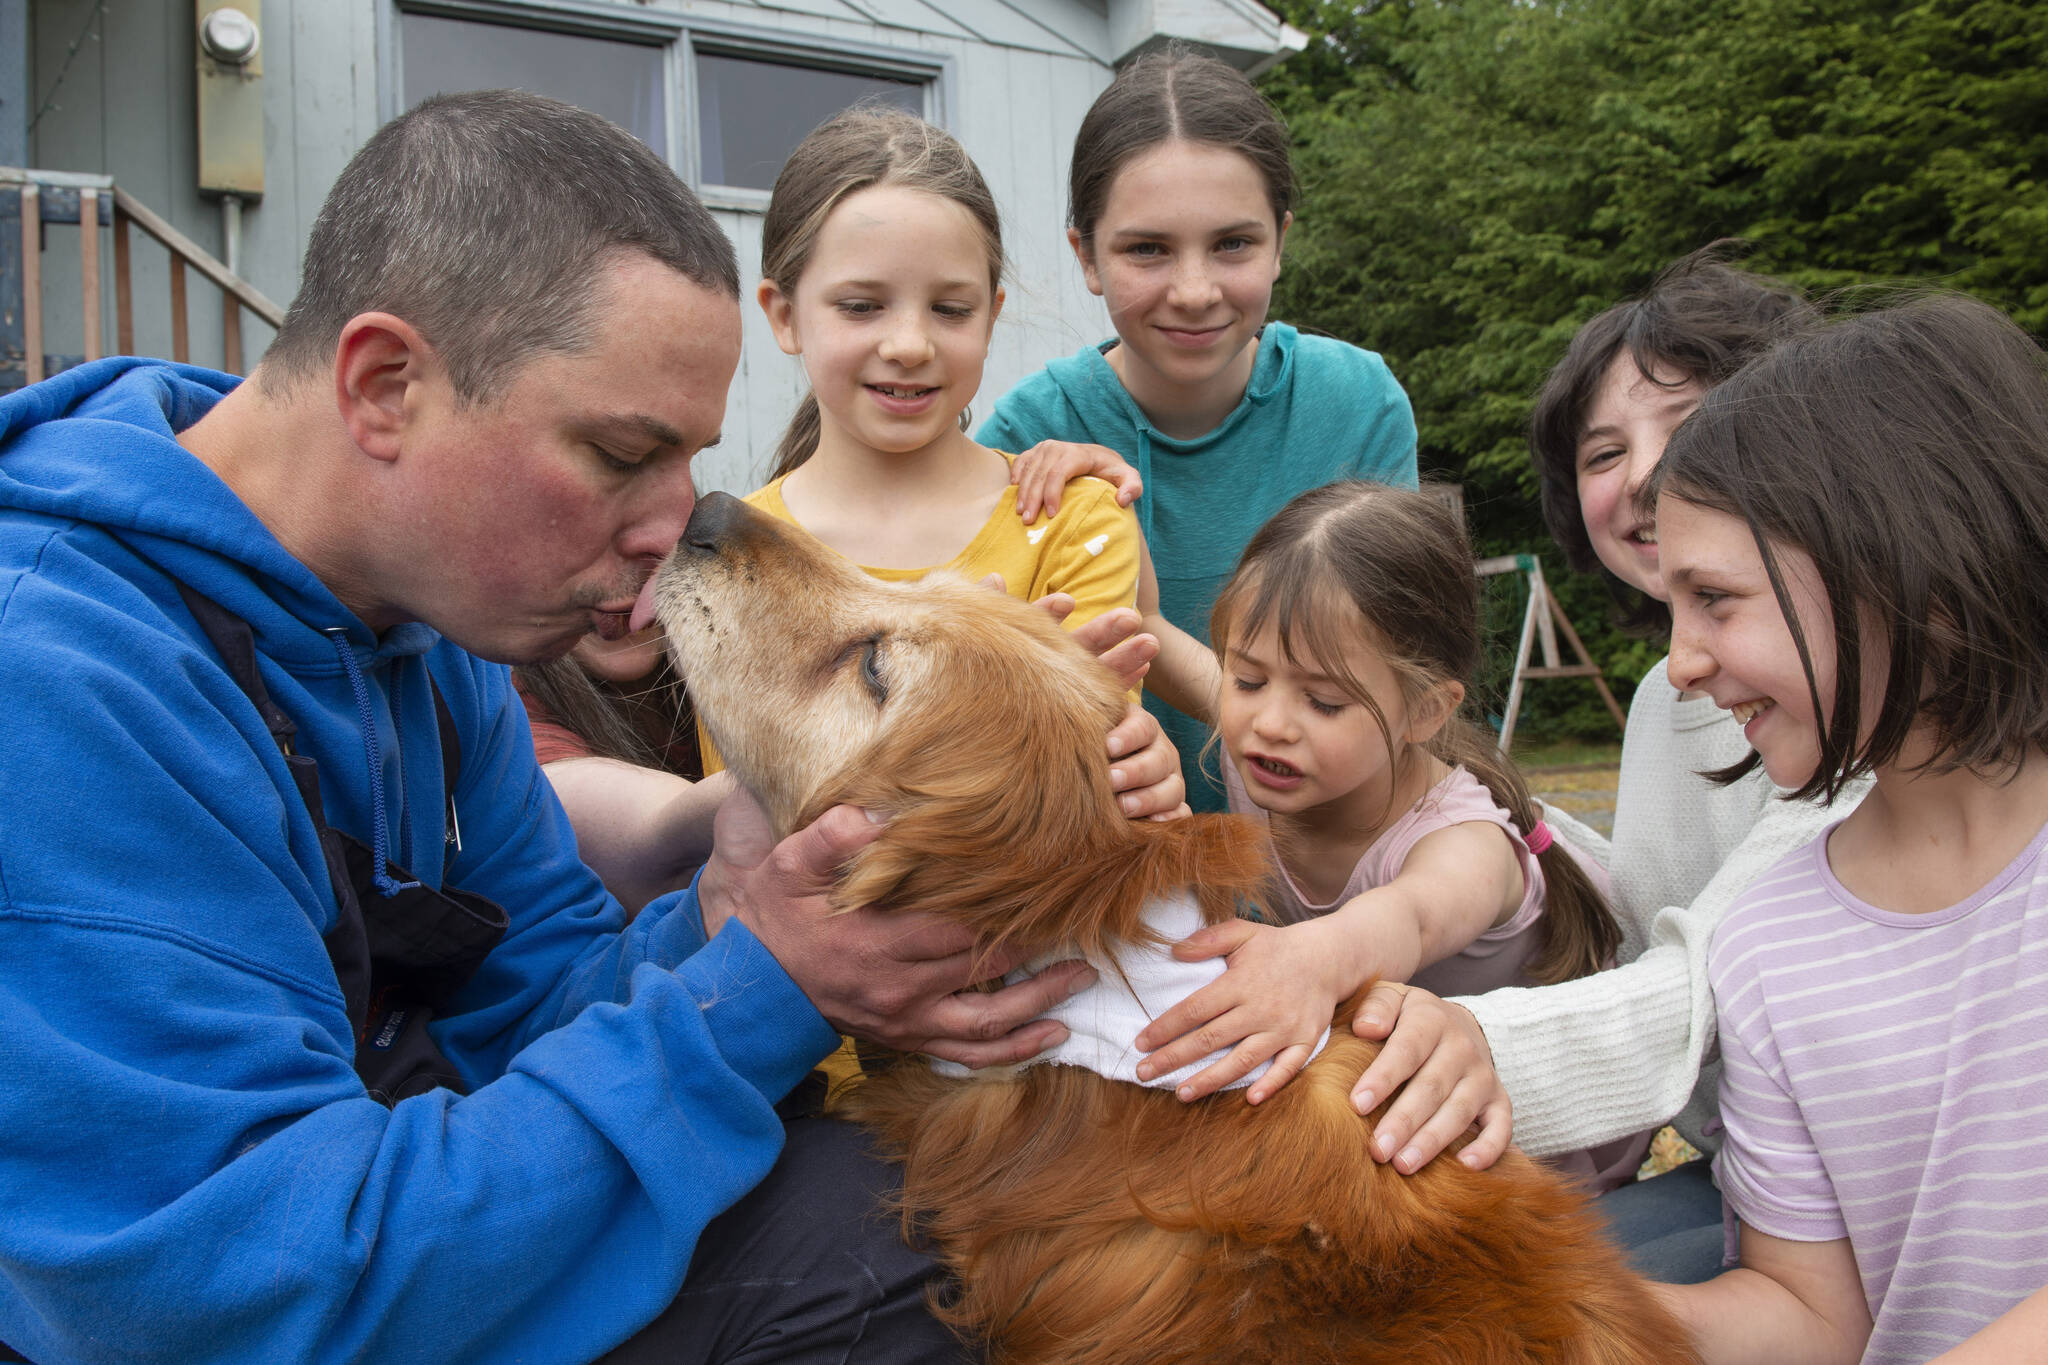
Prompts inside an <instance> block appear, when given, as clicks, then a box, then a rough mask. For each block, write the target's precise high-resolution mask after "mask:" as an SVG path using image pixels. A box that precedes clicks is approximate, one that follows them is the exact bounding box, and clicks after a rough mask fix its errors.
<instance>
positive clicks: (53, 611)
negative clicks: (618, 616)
mask: <svg viewBox="0 0 2048 1365" xmlns="http://www.w3.org/2000/svg"><path fill="white" fill-rule="evenodd" d="M235 382H236V381H235V380H233V379H232V378H230V377H229V376H226V375H221V374H214V373H211V372H209V371H205V370H200V369H196V368H192V367H189V366H171V365H163V364H157V363H153V362H146V361H137V360H131V359H116V360H106V361H99V362H96V363H94V364H91V365H86V366H83V367H80V368H78V369H75V370H71V371H69V372H67V373H65V374H63V375H60V376H58V377H57V378H55V379H52V380H50V381H48V382H46V383H43V384H39V385H36V386H34V387H32V388H28V389H24V390H22V391H20V392H18V393H15V394H13V395H10V396H8V397H6V398H5V399H0V698H4V710H0V777H4V780H0V1132H4V1133H5V1134H6V1137H5V1139H4V1141H0V1341H5V1342H6V1343H7V1344H9V1345H10V1346H12V1347H14V1348H15V1349H16V1350H17V1351H19V1352H21V1353H22V1354H24V1355H26V1356H28V1357H29V1358H30V1359H32V1360H35V1361H38V1362H42V1365H55V1363H56V1362H64V1361H75V1360H139V1359H150V1360H194V1361H196V1360H206V1361H239V1360H249V1361H255V1360H262V1361H278V1360H294V1361H315V1360H344V1359H346V1360H358V1359H374V1360H378V1361H383V1362H397V1361H415V1360H416V1361H431V1362H436V1363H437V1365H442V1363H445V1362H451V1361H460V1360H493V1361H496V1360H524V1361H572V1360H574V1361H580V1360H587V1359H589V1358H591V1357H593V1356H595V1355H598V1354H600V1353H602V1352H603V1351H604V1350H606V1349H607V1348H609V1347H610V1346H612V1345H614V1344H616V1343H617V1342H619V1341H621V1340H622V1339H624V1338H625V1337H627V1336H628V1335H630V1334H631V1332H632V1331H634V1330H635V1329H637V1328H638V1327H639V1326H640V1325H642V1324H644V1323H646V1322H648V1321H649V1320H651V1319H652V1318H653V1317H654V1316H655V1315H656V1314H657V1313H659V1312H660V1311H661V1310H662V1309H663V1308H664V1307H666V1306H667V1304H668V1303H669V1301H670V1300H671V1299H672V1298H673V1297H674V1296H675V1293H676V1290H677V1288H678V1286H679V1285H680V1284H681V1283H682V1281H683V1276H684V1272H685V1270H686V1269H687V1267H688V1264H689V1260H690V1255H691V1252H692V1249H693V1248H694V1246H695V1244H696V1240H697V1237H698V1234H699V1233H700V1232H701V1231H702V1229H703V1227H704V1225H705V1223H706V1222H707V1221H708V1220H709V1219H711V1218H712V1217H713V1216H714V1215H716V1214H717V1213H719V1212H720V1211H721V1210H723V1209H725V1208H726V1207H728V1206H729V1205H730V1204H731V1203H732V1202H733V1201H734V1200H735V1199H737V1198H738V1197H739V1196H740V1195H741V1194H743V1193H744V1192H746V1191H747V1190H749V1189H751V1188H752V1187H753V1186H754V1185H755V1184H756V1183H757V1182H759V1180H760V1179H761V1177H762V1176H763V1175H764V1174H765V1173H766V1172H767V1170H768V1168H769V1166H770V1165H771V1164H772V1163H773V1162H774V1160H775V1158H776V1155H777V1153H778V1152H779V1150H780V1147H781V1143H782V1127H781V1124H780V1123H779V1122H778V1120H777V1118H776V1116H775V1113H774V1111H773V1108H772V1105H773V1102H774V1101H775V1100H777V1099H779V1098H780V1097H781V1096H782V1095H784V1094H785V1093H787V1092H788V1090H789V1089H790V1088H791V1087H792V1086H793V1085H794V1084H795V1083H796V1082H797V1081H798V1080H799V1079H800V1078H801V1077H802V1076H803V1075H804V1073H805V1072H806V1071H807V1070H808V1069H809V1068H810V1067H811V1065H812V1064H813V1063H815V1062H816V1061H817V1060H818V1059H819V1058H820V1057H822V1056H824V1055H825V1053H827V1052H828V1051H829V1050H830V1049H831V1048H832V1046H833V1045H834V1042H835V1039H834V1035H833V1031H832V1030H831V1028H830V1027H828V1026H827V1025H826V1023H825V1021H824V1020H823V1019H822V1018H821V1017H820V1016H819V1015H818V1013H817V1012H816V1011H815V1010H814V1009H813V1008H812V1007H811V1005H810V1003H809V1002H808V1001H807V1000H806V998H805V997H804V995H803V993H802V992H801V991H800V990H799V989H798V988H797V986H796V985H795V984H794V983H793V982H792V981H791V980H790V978H789V977H788V975H787V974H786V973H785V972H783V970H782V969H781V967H780V966H779V965H778V964H777V963H776V961H775V959H774V958H773V957H772V956H770V955H769V953H768V952H767V951H766V950H765V949H764V948H763V947H762V946H761V944H760V943H759V941H758V940H756V939H755V938H754V937H753V936H752V935H751V934H750V933H748V931H747V930H746V929H745V927H744V926H742V925H741V924H740V923H739V922H738V921H736V920H735V921H732V922H729V923H728V924H727V925H726V926H725V927H724V928H723V929H722V930H721V931H720V933H719V935H718V937H717V938H716V939H715V940H713V941H712V942H710V943H709V944H707V943H706V942H705V941H704V936H703V928H702V922H701V918H700V916H699V914H698V910H697V902H696V894H695V891H694V889H692V890H690V891H686V892H682V893H679V894H678V895H675V896H671V897H666V898H664V899H662V900H660V901H657V902H656V903H655V904H653V905H652V906H650V907H648V908H647V910H646V911H644V912H643V913H642V914H641V915H640V916H639V917H638V918H637V919H635V920H634V921H633V923H632V925H631V927H630V928H627V927H623V925H624V917H623V915H622V913H621V911H620V909H619V906H618V904H617V902H615V901H613V900H612V899H611V898H610V897H609V896H607V895H606V894H605V892H604V890H603V888H602V887H601V886H600V885H599V883H598V881H597V879H596V878H595V877H594V876H593V875H592V874H591V873H590V872H589V870H588V869H586V868H585V867H583V866H582V864H581V863H580V862H579V861H578V860H577V857H576V844H575V837H574V834H573V833H572V831H571V829H570V827H569V824H568V821H567V819H566V818H565V817H564V815H563V813H562V810H561V807H560V805H559V804H558V803H557V802H556V800H555V798H554V795H553V792H552V790H551V789H550V787H549V786H548V784H547V782H546V781H545V779H544V778H543V777H542V776H541V774H540V771H539V769H538V768H537V767H536V766H535V763H534V758H533V747H532V741H531V739H530V737H529V734H528V730H527V724H526V720H525V716H524V713H523V712H522V710H521V709H520V707H519V706H518V705H517V703H516V702H515V701H514V700H513V694H512V690H511V684H510V679H509V675H508V672H507V670H506V669H505V668H503V667H502V666H500V665H495V664H489V663H485V662H483V661H481V660H479V659H476V658H475V657H473V656H471V655H468V654H466V653H464V652H463V651H462V650H460V649H457V648H456V647H455V646H454V645H452V644H449V643H447V642H446V641H443V640H442V639H441V638H440V637H439V636H438V635H437V634H436V633H435V632H434V631H432V630H430V629H428V628H427V627H425V626H422V625H417V624H412V625H403V626H399V627H397V628H396V629H393V630H391V631H389V632H387V633H386V634H385V636H384V637H383V638H382V639H379V638H378V637H377V636H375V635H374V634H372V633H371V631H370V630H369V629H368V628H367V627H366V626H364V625H363V623H362V622H361V621H359V620H358V619H356V617H355V616H354V615H353V614H352V613H351V612H350V611H349V610H348V609H347V608H346V607H344V606H343V605H342V604H341V602H340V601H339V600H337V599H336V598H335V596H334V595H333V593H331V592H330V591H328V589H327V587H326V586H325V585H324V584H323V583H322V582H321V581H320V580H319V579H317V578H315V577H314V576H313V574H312V572H311V571H310V570H309V569H307V568H306V566H305V565H303V564H301V563H300V562H299V561H298V560H296V559H294V558H293V557H292V556H291V555H289V554H287V553H286V551H285V550H284V548H283V547H282V546H281V545H280V544H279V543H278V541H277V540H276V539H275V538H274V537H273V536H272V535H271V533H270V532H269V530H267V529H266V528H265V526H264V525H263V523H262V522H260V521H259V520H257V518H256V517H255V515H254V514H253V513H252V512H250V510H249V509H248V508H247V507H246V506H245V505H244V504H243V503H242V502H241V501H240V500H239V499H238V498H237V497H236V496H235V495H234V494H233V493H232V492H231V491H230V490H229V489H228V487H227V485H225V484H224V483H222V482H221V481H220V479H219V478H217V477H216V476H215V475H214V474H213V473H212V471H210V470H209V469H208V468H207V467H206V466H205V465H203V464H202V463H200V462H199V461H198V460H197V459H195V458H193V457H192V456H191V455H189V454H187V453H186V452H185V451H184V449H182V448H181V447H180V446H179V445H178V444H177V443H176V441H175V439H174V433H176V432H178V431H180V430H182V429H183V428H184V427H186V426H188V425H190V424H191V423H193V422H195V421H197V420H198V419H199V418H200V417H201V416H202V415H203V414H205V413H206V412H207V411H208V409H210V408H211V407H212V405H213V404H214V403H215V402H216V401H217V400H218V399H219V397H220V395H221V394H223V393H225V392H226V391H227V390H228V389H229V388H231V387H232V386H233V385H234V383H235ZM420 549H421V553H423V554H427V553H431V552H432V547H431V546H426V545H423V546H421V547H420ZM177 580H182V581H183V582H185V583H187V584H189V585H190V586H191V587H193V588H194V589H196V590H197V591H199V592H201V593H203V594H205V595H206V596H208V597H211V598H212V599H214V600H215V601H216V602H218V603H220V604H221V605H222V606H224V607H226V608H227V609H228V610H229V611H231V612H233V613H235V614H236V615H238V616H240V617H242V618H243V619H245V620H247V621H248V622H249V623H250V624H251V626H252V627H253V628H254V631H255V639H256V646H257V649H258V651H259V653H260V655H261V662H260V667H261V672H262V676H263V681H264V683H265V685H266V686H267V687H268V688H269V691H270V694H271V696H272V697H273V699H275V700H276V701H277V703H278V704H279V705H280V706H281V707H282V708H283V709H284V711H285V712H286V713H287V714H288V715H289V716H291V717H292V718H293V719H294V720H295V721H296V722H297V724H298V726H299V736H298V740H297V745H298V748H299V751H300V752H306V753H311V754H312V755H313V756H314V757H315V758H316V760H317V761H318V763H319V767H320V776H321V797H322V801H323V803H324V805H325V808H326V817H327V820H328V822H329V823H330V824H331V825H333V826H334V827H335V828H336V829H339V830H342V831H344V832H346V833H348V834H351V835H353V836H354V837H356V838H357V839H359V840H360V841H361V842H362V843H363V844H365V845H366V846H374V845H376V844H380V843H381V844H382V845H383V846H384V847H385V848H386V850H387V852H388V854H389V856H390V857H391V858H392V859H394V860H395V861H397V862H399V863H401V864H402V865H404V866H406V867H408V868H410V869H411V871H412V872H413V873H414V875H415V876H418V877H419V878H421V879H422V880H424V881H426V882H428V883H429V884H433V885H440V884H443V882H444V880H445V883H446V884H448V885H454V886H460V887H462V888H463V889H465V890H468V891H472V892H475V893H477V894H479V895H482V896H486V897H489V898H490V899H492V900H494V901H496V902H497V903H498V904H499V905H501V906H503V907H504V908H505V910H506V912H507V913H508V914H509V916H510V918H511V927H510V929H509V930H508V931H507V933H506V935H505V938H504V940H503V941H502V942H501V943H500V944H499V946H498V947H497V948H496V949H495V950H494V951H492V952H491V954H490V956H489V957H488V958H487V959H486V960H485V962H484V964H483V966H482V967H481V968H480V969H479V970H478V971H477V973H476V975H475V977H474V978H473V979H472V980H471V981H470V983H469V984H468V985H467V986H466V987H464V988H463V990H462V991H461V992H460V993H459V994H458V996H457V997H456V998H455V1000H454V1001H453V1002H451V1004H450V1006H449V1008H448V1011H447V1015H446V1017H445V1018H443V1019H440V1020H438V1021H437V1022H436V1023H435V1024H434V1026H433V1032H434V1035H435V1037H436V1038H437V1040H438V1041H439V1043H440V1045H441V1047H442V1049H443V1051H444V1052H445V1053H446V1054H447V1056H448V1057H449V1058H450V1060H452V1061H453V1062H454V1063H455V1064H456V1066H457V1067H458V1068H459V1069H460V1070H461V1072H462V1073H463V1075H464V1076H465V1077H466V1078H467V1079H468V1081H469V1082H470V1084H471V1086H472V1093H470V1094H469V1095H467V1096H457V1095H455V1094H454V1093H453V1092H450V1091H447V1090H437V1091H433V1092H431V1093H429V1094H426V1095H422V1096H419V1097H416V1098H413V1099H407V1100H404V1101H402V1102H400V1103H399V1104H398V1105H397V1106H395V1107H393V1108H386V1107H384V1106H383V1105H381V1104H379V1103H377V1102H376V1101H375V1100H372V1099H371V1098H369V1096H368V1095H367V1094H366V1093H365V1092H364V1089H363V1086H362V1084H361V1082H360V1081H359V1080H358V1079H357V1077H356V1074H355V1071H354V1070H353V1067H352V1064H351V1059H352V1057H353V1053H354V1047H355V1039H354V1034H353V1030H352V1029H351V1026H350V1023H349V1020H348V1018H347V1016H346V1014H345V1011H344V1006H343V1002H342V997H341V994H340V989H339V987H338V985H337V982H336V979H335V973H334V970H333V968H332V966H331V964H330V961H329V958H328V954H327V950H326V947H325V946H324V944H323V943H322V941H321V940H322V936H323V935H324V934H325V933H326V932H327V930H328V929H329V928H330V927H331V926H332V925H333V923H334V920H335V915H336V910H335V903H334V896H333V892H332V889H331V887H330V885H329V882H328V877H327V872H326V870H325V866H324V864H323V862H322V858H321V852H320V847H319V842H318V838H317V836H316V834H315V831H314V827H313V824H312V821H311V819H310V817H309V816H308V814H307V811H306V809H305V806H304V804H303V803H302V802H301V801H300V799H299V797H298V795H297V792H296V791H295V789H294V788H293V786H292V783H291V780H290V778H289V775H288V773H287V770H286V767H285V765H284V763H283V760H282V758H281V756H280V754H279V752H278V748H277V745H276V743H275V741H273V740H272V739H271V737H270V735H269V733H268V732H267V731H266V730H265V728H264V726H263V723H262V721H261V719H260V718H259V717H258V715H257V713H256V710H255V708H254V706H253V705H251V703H250V702H249V701H248V699H247V698H246V697H245V696H244V695H243V693H242V692H241V690H240V689H239V688H238V687H237V686H236V685H235V683H234V682H233V680H232V679H231V678H230V677H229V676H228V674H227V672H226V671H225V670H224V669H223V667H222V666H221V664H220V662H219V658H218V655H217V654H216V653H215V651H214V649H213V647H212V645H211V644H209V643H208V641H207V640H206V638H205V636H204V635H203V634H202V633H201V631H200V629H199V627H198V626H197V624H196V623H195V622H194V620H193V618H192V616H191V614H190V613H189V611H187V609H186V608H185V606H184V604H183V602H182V601H181V599H180V597H179V595H178V592H177V588H176V581H177ZM338 649H346V650H347V651H349V652H350V653H352V654H353V656H354V659H355V661H356V663H357V664H358V665H359V667H360V671H361V673H362V674H363V675H364V677H365V679H366V680H367V683H368V693H369V696H368V703H367V708H366V709H359V706H358V701H357V698H356V695H355V693H354V691H353V690H352V687H351V684H350V681H349V678H348V673H347V671H346V670H345V668H344V666H343V663H342V660H341V656H340V653H339V652H338ZM429 672H431V673H432V675H433V680H434V682H435V683H436V684H438V685H439V688H440V690H441V692H442V694H443V695H444V696H445V697H446V700H447V705H448V709H449V711H450V713H451V715H452V717H453V719H454V722H455V726H456V730H457V732H458V735H459V738H460V743H461V767H460V780H459V784H458V786H457V788H456V791H455V793H454V799H455V805H456V809H457V817H458V822H459V825H460V835H461V843H460V849H459V851H458V850H457V849H456V848H455V847H454V846H453V845H452V844H450V843H448V842H447V841H446V840H445V838H444V835H445V830H444V825H445V823H446V810H445V805H444V787H443V778H442V770H441V753H440V743H439V732H438V727H437V723H436V718H435V713H434V704H433V700H432V691H431V689H430V687H429V683H428V674H429ZM365 716H367V717H368V728H367V729H366V728H365V723H364V717H365ZM372 765H375V769H376V776H377V777H378V778H379V779H380V780H378V781H373V780H372V778H373V772H372ZM380 790H381V794H382V799H381V805H378V804H374V798H373V793H374V792H378V791H380Z"/></svg>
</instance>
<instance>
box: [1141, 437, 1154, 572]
mask: <svg viewBox="0 0 2048 1365" xmlns="http://www.w3.org/2000/svg"><path fill="white" fill-rule="evenodd" d="M1138 482H1139V484H1140V485H1141V486H1143V487H1145V488H1147V489H1149V488H1151V487H1152V428H1150V427H1148V426H1147V425H1145V423H1143V422H1140V423H1138ZM1138 531H1139V533H1140V534H1141V535H1143V536H1144V537H1145V543H1146V544H1147V545H1150V544H1151V543H1152V499H1151V498H1149V497H1146V496H1145V495H1144V494H1142V493H1141V494H1139V495H1138Z"/></svg>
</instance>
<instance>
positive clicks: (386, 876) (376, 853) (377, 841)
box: [321, 626, 419, 900]
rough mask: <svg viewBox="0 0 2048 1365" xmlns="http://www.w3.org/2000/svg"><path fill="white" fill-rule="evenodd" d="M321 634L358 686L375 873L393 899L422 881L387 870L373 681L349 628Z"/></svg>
mask: <svg viewBox="0 0 2048 1365" xmlns="http://www.w3.org/2000/svg"><path fill="white" fill-rule="evenodd" d="M321 634H323V635H325V636H326V637H327V638H328V639H329V640H331V641H333V643H334V652H335V653H336V654H339V655H340V656H341V666H342V669H343V670H344V671H345V672H347V674H348V683H349V686H350V687H352V688H354V689H355V694H356V714H357V716H358V718H359V719H360V721H361V724H362V730H363V753H364V755H365V756H366V757H367V758H368V759H369V761H370V809H371V811H372V813H373V815H374V818H373V820H372V821H371V827H372V830H373V831H374V832H373V834H372V836H371V841H370V854H371V858H372V859H373V861H374V862H375V870H374V871H373V873H372V876H373V877H374V878H375V879H376V883H377V892H378V894H379V895H381V896H383V897H384V898H385V899H386V900H389V899H390V898H391V897H393V896H395V895H397V894H398V893H399V892H401V891H410V890H411V889H412V888H414V887H416V886H418V885H419V883H418V882H401V881H399V880H398V879H397V878H395V877H393V876H392V875H391V874H390V873H389V872H388V871H386V870H385V869H386V868H388V867H389V866H390V865H391V864H390V859H389V856H388V855H389V853H390V849H391V836H390V834H389V832H388V831H387V829H386V828H385V823H384V757H383V754H382V753H381V752H379V750H378V748H377V724H376V718H375V716H374V715H372V713H371V711H370V685H369V684H368V683H366V682H364V681H363V669H362V665H360V664H358V663H357V662H356V652H355V651H354V650H353V649H351V648H349V643H348V632H347V631H346V630H344V629H342V628H341V627H340V626H331V627H329V628H328V629H326V630H323V631H322V632H321Z"/></svg>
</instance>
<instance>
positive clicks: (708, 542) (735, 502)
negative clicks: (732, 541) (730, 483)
mask: <svg viewBox="0 0 2048 1365" xmlns="http://www.w3.org/2000/svg"><path fill="white" fill-rule="evenodd" d="M746 514H747V505H746V504H745V503H743V502H741V501H740V500H739V499H738V498H736V497H734V496H732V494H730V493H706V494H705V495H704V496H703V497H701V498H699V499H697V506H696V508H695V509H694V510H693V511H692V512H691V513H690V521H689V524H688V525H686V526H684V527H683V540H682V545H681V546H679V547H678V548H681V549H687V550H688V551H689V552H690V553H692V554H717V553H718V546H719V542H721V541H723V540H725V539H726V538H727V537H729V536H730V535H731V534H732V533H733V531H734V529H735V528H737V527H738V525H739V524H740V522H741V521H742V520H743V519H744V518H745V517H746Z"/></svg>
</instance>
